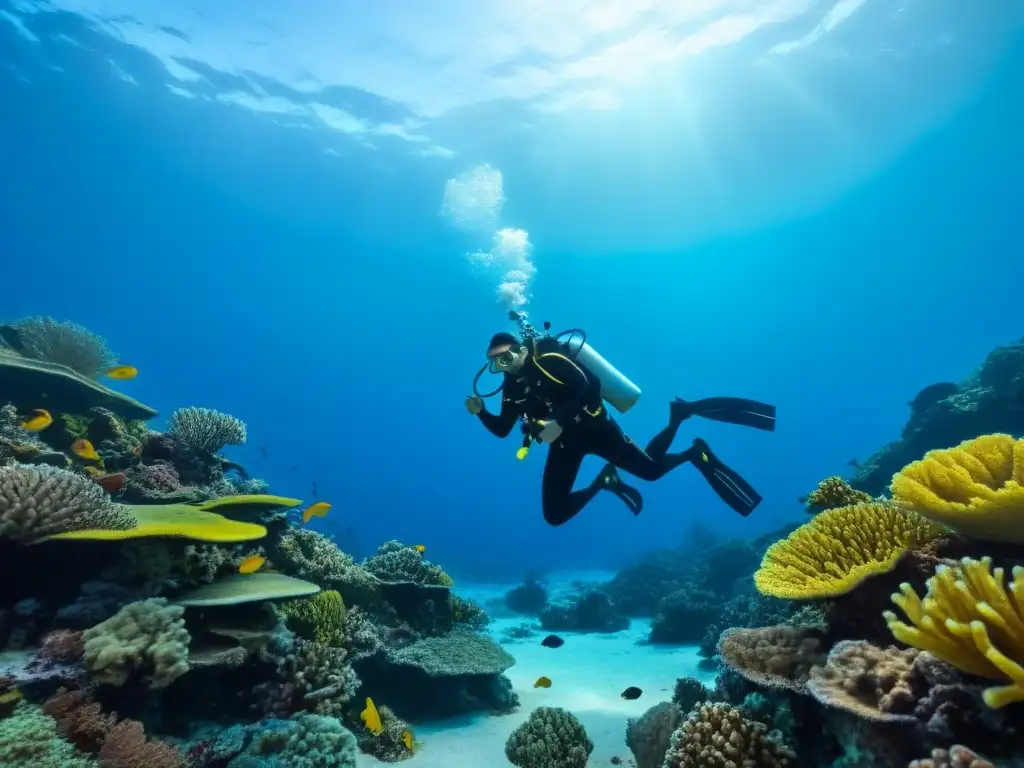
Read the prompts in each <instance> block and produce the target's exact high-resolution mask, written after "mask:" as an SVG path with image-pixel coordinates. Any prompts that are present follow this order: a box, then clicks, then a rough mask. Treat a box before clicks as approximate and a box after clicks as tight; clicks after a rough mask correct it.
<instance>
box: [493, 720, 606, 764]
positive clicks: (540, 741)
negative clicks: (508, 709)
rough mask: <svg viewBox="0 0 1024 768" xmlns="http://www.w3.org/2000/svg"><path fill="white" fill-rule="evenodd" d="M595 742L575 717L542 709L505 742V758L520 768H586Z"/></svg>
mask: <svg viewBox="0 0 1024 768" xmlns="http://www.w3.org/2000/svg"><path fill="white" fill-rule="evenodd" d="M593 751H594V742H592V741H591V740H590V739H589V738H587V732H586V730H585V729H584V728H583V725H582V724H581V723H580V721H579V720H577V719H576V717H575V716H574V715H573V714H572V713H571V712H567V711H566V710H564V709H561V708H558V707H538V708H537V709H535V710H533V712H531V713H530V716H529V717H528V718H527V720H526V722H525V723H523V724H522V725H520V726H519V727H518V728H516V729H515V730H514V731H512V735H511V736H509V737H508V741H506V742H505V757H507V758H508V761H509V762H510V763H512V765H515V766H519V768H586V765H587V760H588V759H589V758H590V753H591V752H593Z"/></svg>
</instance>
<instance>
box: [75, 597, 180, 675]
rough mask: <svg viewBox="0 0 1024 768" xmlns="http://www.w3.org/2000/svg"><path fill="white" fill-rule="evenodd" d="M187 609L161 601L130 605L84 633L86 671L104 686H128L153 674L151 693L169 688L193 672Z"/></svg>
mask: <svg viewBox="0 0 1024 768" xmlns="http://www.w3.org/2000/svg"><path fill="white" fill-rule="evenodd" d="M184 613H185V609H184V608H182V607H181V606H178V605H168V604H167V601H166V600H165V599H163V598H161V597H154V598H150V599H148V600H140V601H138V602H134V603H129V604H128V605H126V606H124V607H123V608H122V609H121V610H120V611H118V612H117V613H116V614H114V615H113V616H111V617H110V618H109V619H107V620H106V621H103V622H100V623H99V624H97V625H96V626H95V627H92V628H90V629H87V630H85V632H84V633H83V635H82V639H83V640H84V641H85V655H84V660H85V668H86V670H87V671H88V673H89V677H90V678H91V679H92V680H94V681H96V682H99V683H108V684H110V685H124V684H125V683H126V682H128V678H129V677H131V675H132V674H133V673H135V672H143V673H145V674H148V675H149V680H150V682H149V685H150V687H151V688H165V687H167V686H168V685H170V684H171V683H172V682H174V681H175V680H176V679H177V678H178V677H180V676H181V675H183V674H185V673H186V672H188V644H189V641H190V640H191V638H190V636H189V634H188V630H186V629H185V619H184V618H183V614H184Z"/></svg>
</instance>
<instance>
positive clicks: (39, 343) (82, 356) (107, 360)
mask: <svg viewBox="0 0 1024 768" xmlns="http://www.w3.org/2000/svg"><path fill="white" fill-rule="evenodd" d="M3 328H4V331H5V332H4V334H3V338H4V341H6V342H7V343H8V345H10V347H11V349H13V351H15V352H17V353H18V354H19V355H23V356H24V357H28V358H31V359H33V360H41V361H43V362H46V363H55V364H56V365H63V366H65V367H67V368H70V369H71V370H73V371H75V372H77V373H80V374H81V375H82V376H85V377H87V378H90V379H98V378H99V377H100V376H102V375H103V374H104V373H106V372H107V371H108V370H110V369H111V368H113V367H114V366H115V365H117V355H115V354H114V353H113V352H111V351H110V349H109V347H108V346H107V342H106V340H105V339H103V338H102V337H100V336H97V335H96V334H95V333H93V332H92V331H90V330H89V329H88V328H85V327H84V326H81V325H79V324H78V323H73V322H70V321H67V320H64V321H61V320H56V319H54V318H52V317H26V318H23V319H21V320H18V321H17V322H15V323H12V324H10V325H7V326H4V327H3ZM12 342H13V344H12Z"/></svg>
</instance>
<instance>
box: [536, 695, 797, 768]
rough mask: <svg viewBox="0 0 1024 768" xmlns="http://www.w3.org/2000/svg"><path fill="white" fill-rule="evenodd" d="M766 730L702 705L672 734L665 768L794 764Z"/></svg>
mask: <svg viewBox="0 0 1024 768" xmlns="http://www.w3.org/2000/svg"><path fill="white" fill-rule="evenodd" d="M767 730H768V729H767V727H766V726H765V725H764V724H763V723H759V722H756V721H753V720H748V719H747V718H745V717H744V716H743V714H742V713H741V712H740V711H739V710H738V709H735V708H733V707H731V706H729V705H728V704H715V703H711V702H708V703H705V704H702V705H700V706H699V707H697V708H695V709H694V710H693V711H692V712H691V713H690V715H689V716H688V717H687V718H686V720H685V721H683V724H682V725H681V726H680V727H679V728H678V729H677V730H676V732H675V733H673V734H672V740H671V742H670V744H669V748H668V751H667V752H666V753H665V762H664V764H663V765H664V768H734V767H735V766H757V767H758V768H788V766H792V765H794V763H795V760H796V755H794V754H793V752H791V751H790V750H789V749H787V748H786V747H784V746H782V745H781V744H778V743H776V742H775V741H773V740H772V739H771V738H769V737H768V736H767ZM531 768H532V767H531Z"/></svg>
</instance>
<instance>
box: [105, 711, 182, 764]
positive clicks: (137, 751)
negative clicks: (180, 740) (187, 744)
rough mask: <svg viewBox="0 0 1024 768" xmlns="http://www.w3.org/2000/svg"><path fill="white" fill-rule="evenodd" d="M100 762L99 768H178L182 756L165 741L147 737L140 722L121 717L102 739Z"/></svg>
mask: <svg viewBox="0 0 1024 768" xmlns="http://www.w3.org/2000/svg"><path fill="white" fill-rule="evenodd" d="M100 765H101V766H102V768H139V766H145V767H146V768H180V767H181V766H183V765H184V760H183V759H182V756H181V753H180V752H178V750H176V749H175V748H174V747H172V746H170V745H169V744H163V743H162V742H159V741H147V740H146V732H145V731H144V730H143V729H142V723H140V722H138V721H136V720H122V721H121V722H120V723H118V724H117V725H115V726H114V727H113V728H112V729H111V730H110V733H108V734H107V737H106V738H105V739H104V740H103V746H102V747H100Z"/></svg>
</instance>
